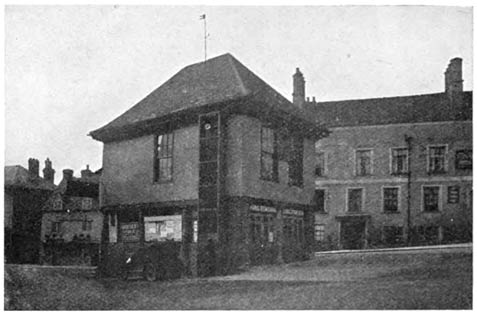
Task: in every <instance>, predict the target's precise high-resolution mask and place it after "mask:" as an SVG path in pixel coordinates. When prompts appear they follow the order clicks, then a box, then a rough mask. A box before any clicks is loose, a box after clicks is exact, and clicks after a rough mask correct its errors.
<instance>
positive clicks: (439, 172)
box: [427, 171, 447, 176]
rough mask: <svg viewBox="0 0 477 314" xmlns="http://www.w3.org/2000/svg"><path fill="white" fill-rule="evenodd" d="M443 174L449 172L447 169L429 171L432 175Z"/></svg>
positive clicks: (428, 173)
mask: <svg viewBox="0 0 477 314" xmlns="http://www.w3.org/2000/svg"><path fill="white" fill-rule="evenodd" d="M442 174H447V171H428V172H427V175H429V176H432V175H442Z"/></svg>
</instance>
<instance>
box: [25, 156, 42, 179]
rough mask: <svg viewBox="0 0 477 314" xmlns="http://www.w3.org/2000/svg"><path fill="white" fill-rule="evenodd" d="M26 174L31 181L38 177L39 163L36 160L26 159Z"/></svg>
mask: <svg viewBox="0 0 477 314" xmlns="http://www.w3.org/2000/svg"><path fill="white" fill-rule="evenodd" d="M28 173H29V175H30V178H32V179H35V178H38V177H40V162H39V161H38V159H35V158H30V159H28Z"/></svg>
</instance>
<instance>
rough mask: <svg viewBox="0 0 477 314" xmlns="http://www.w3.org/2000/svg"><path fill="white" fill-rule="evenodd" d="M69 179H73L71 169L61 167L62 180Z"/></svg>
mask: <svg viewBox="0 0 477 314" xmlns="http://www.w3.org/2000/svg"><path fill="white" fill-rule="evenodd" d="M71 179H73V170H71V169H63V180H65V181H70V180H71Z"/></svg>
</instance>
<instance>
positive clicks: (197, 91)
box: [90, 53, 314, 140]
mask: <svg viewBox="0 0 477 314" xmlns="http://www.w3.org/2000/svg"><path fill="white" fill-rule="evenodd" d="M240 99H247V100H248V101H250V102H253V103H256V104H265V105H268V106H270V110H271V111H272V112H273V111H279V112H282V113H285V114H288V115H290V116H292V117H294V118H298V119H300V120H301V121H303V122H304V123H309V124H313V123H314V119H313V118H309V115H307V114H306V113H305V112H304V111H303V110H301V109H300V108H298V107H297V106H295V105H293V104H292V103H291V102H290V101H288V100H287V99H286V98H285V97H283V96H282V95H280V94H279V93H278V92H277V91H275V90H274V89H273V88H272V87H270V86H269V85H268V84H267V83H265V82H264V81H263V80H262V79H260V78H259V77H258V76H257V75H255V74H254V73H253V72H252V71H250V70H249V69H248V68H247V67H245V66H244V65H243V64H242V63H240V62H239V61H238V60H237V59H236V58H234V57H233V56H232V55H231V54H228V53H227V54H224V55H221V56H218V57H215V58H212V59H209V60H207V61H206V62H200V63H196V64H192V65H189V66H187V67H185V68H183V69H182V70H180V71H179V72H178V73H177V74H175V75H174V76H173V77H172V78H170V79H169V80H168V81H166V82H165V83H164V84H162V85H161V86H159V87H158V88H157V89H156V90H154V91H153V92H152V93H150V94H149V95H148V96H146V97H145V98H144V99H143V100H141V101H140V102H139V103H137V104H136V105H135V106H133V107H132V108H131V109H129V110H127V111H126V112H125V113H123V114H122V115H120V116H119V117H117V118H116V119H114V120H113V121H111V122H110V123H108V124H106V125H105V126H103V127H101V128H99V129H97V130H95V131H92V132H91V133H90V135H91V136H92V137H93V138H94V139H97V140H104V139H106V138H108V136H107V134H112V133H114V132H117V131H120V130H121V129H124V128H127V127H131V126H134V125H140V124H141V123H147V122H148V121H152V120H154V119H157V118H160V117H164V116H167V115H171V114H174V113H178V112H183V111H187V110H190V109H194V108H198V107H202V106H206V105H211V104H218V105H220V104H226V103H227V102H229V101H232V100H240Z"/></svg>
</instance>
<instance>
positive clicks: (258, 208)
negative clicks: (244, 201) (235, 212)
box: [250, 205, 277, 213]
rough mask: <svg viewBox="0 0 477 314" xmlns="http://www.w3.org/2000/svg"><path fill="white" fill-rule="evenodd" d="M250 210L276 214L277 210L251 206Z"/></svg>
mask: <svg viewBox="0 0 477 314" xmlns="http://www.w3.org/2000/svg"><path fill="white" fill-rule="evenodd" d="M250 210H252V211H255V212H261V213H276V212H277V210H276V208H274V207H270V206H262V205H250Z"/></svg>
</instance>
